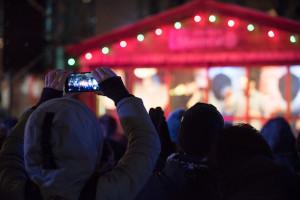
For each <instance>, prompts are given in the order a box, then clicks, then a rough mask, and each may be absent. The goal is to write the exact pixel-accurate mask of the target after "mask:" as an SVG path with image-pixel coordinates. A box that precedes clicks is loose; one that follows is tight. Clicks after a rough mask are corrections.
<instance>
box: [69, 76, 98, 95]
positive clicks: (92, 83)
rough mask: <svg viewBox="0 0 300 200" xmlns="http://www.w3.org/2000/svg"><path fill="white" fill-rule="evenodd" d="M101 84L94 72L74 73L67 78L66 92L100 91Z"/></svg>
mask: <svg viewBox="0 0 300 200" xmlns="http://www.w3.org/2000/svg"><path fill="white" fill-rule="evenodd" d="M99 89H100V88H99V84H98V82H97V81H96V79H95V78H94V77H93V75H92V73H73V74H70V75H69V76H68V78H67V80H66V84H65V92H66V93H70V92H92V91H99Z"/></svg>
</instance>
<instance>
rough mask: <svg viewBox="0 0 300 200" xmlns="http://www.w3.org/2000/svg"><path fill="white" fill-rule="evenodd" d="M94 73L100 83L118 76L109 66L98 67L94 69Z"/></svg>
mask: <svg viewBox="0 0 300 200" xmlns="http://www.w3.org/2000/svg"><path fill="white" fill-rule="evenodd" d="M92 74H93V76H94V78H95V79H96V80H97V81H98V82H99V83H101V82H103V81H105V80H106V79H109V78H111V77H114V76H116V74H115V73H114V72H113V71H112V70H110V69H109V68H97V69H95V70H93V71H92Z"/></svg>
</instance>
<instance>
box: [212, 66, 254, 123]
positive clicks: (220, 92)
mask: <svg viewBox="0 0 300 200" xmlns="http://www.w3.org/2000/svg"><path fill="white" fill-rule="evenodd" d="M208 78H209V83H210V90H209V96H208V102H209V103H211V104H213V105H215V106H216V107H217V109H218V110H219V111H220V112H221V113H222V115H223V116H224V118H225V120H226V121H231V122H244V121H245V120H246V102H247V101H246V96H245V91H246V88H247V80H248V78H247V73H246V69H245V68H244V67H211V68H209V71H208Z"/></svg>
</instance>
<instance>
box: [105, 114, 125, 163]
mask: <svg viewBox="0 0 300 200" xmlns="http://www.w3.org/2000/svg"><path fill="white" fill-rule="evenodd" d="M99 123H100V125H101V126H102V128H103V131H104V138H105V141H104V142H105V145H107V147H106V148H110V149H111V152H112V154H113V155H112V156H113V160H114V161H113V162H114V163H117V162H118V161H119V160H120V159H121V158H122V156H123V155H124V153H125V151H126V145H127V139H126V137H125V136H123V135H121V134H120V133H118V132H117V129H118V123H117V120H116V119H115V118H114V117H112V116H110V115H108V114H105V115H103V116H101V117H100V118H99Z"/></svg>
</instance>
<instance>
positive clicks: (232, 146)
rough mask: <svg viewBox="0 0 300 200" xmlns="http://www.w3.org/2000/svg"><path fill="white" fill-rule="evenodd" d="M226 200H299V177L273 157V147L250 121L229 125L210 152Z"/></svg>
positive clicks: (211, 163) (220, 189) (212, 165)
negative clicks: (249, 123) (248, 123)
mask: <svg viewBox="0 0 300 200" xmlns="http://www.w3.org/2000/svg"><path fill="white" fill-rule="evenodd" d="M210 161H211V162H210V165H211V168H214V171H215V174H217V177H218V183H219V191H220V192H221V196H222V199H224V200H250V199H251V200H286V199H289V200H294V199H295V200H296V199H300V196H299V184H300V182H299V178H298V177H297V176H295V175H294V174H292V173H290V172H289V171H288V170H286V169H285V168H283V167H281V166H280V165H278V164H276V162H275V161H274V160H273V155H272V152H271V149H270V148H269V146H268V144H267V143H266V141H265V140H264V139H263V138H262V136H261V135H260V134H259V132H258V131H257V130H255V129H254V128H253V127H252V126H250V125H247V124H241V125H235V126H232V127H229V128H225V129H224V131H223V133H222V134H220V135H219V138H218V139H217V142H216V144H215V146H214V148H213V151H212V153H211V154H210Z"/></svg>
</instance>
